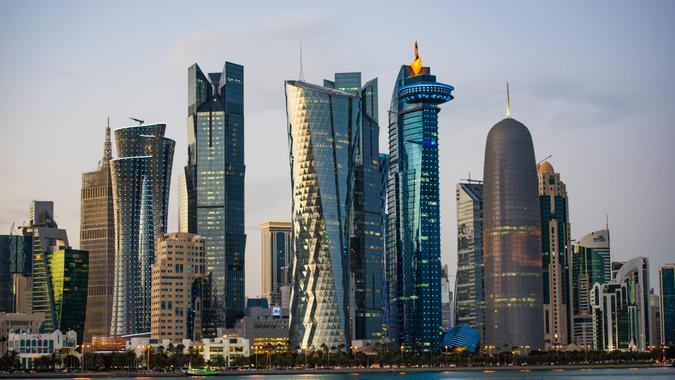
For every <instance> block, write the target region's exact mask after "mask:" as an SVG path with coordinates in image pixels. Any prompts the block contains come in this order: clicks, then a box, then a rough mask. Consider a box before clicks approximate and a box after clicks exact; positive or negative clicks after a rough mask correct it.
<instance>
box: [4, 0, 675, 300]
mask: <svg viewBox="0 0 675 380" xmlns="http://www.w3.org/2000/svg"><path fill="white" fill-rule="evenodd" d="M673 20H675V2H673V1H659V0H655V1H593V2H587V1H566V2H541V1H512V2H505V1H481V2H472V1H467V2H458V1H457V2H456V1H424V2H410V1H400V2H395V1H367V2H366V1H344V0H341V1H332V2H313V1H308V2H294V1H283V2H281V1H279V2H277V1H270V2H261V1H255V0H249V1H245V2H223V1H214V2H184V1H143V2H138V1H108V2H104V1H95V2H94V1H59V2H51V1H15V2H12V1H2V2H0V52H1V53H2V55H1V56H2V59H0V90H1V92H0V99H1V101H0V131H1V133H0V178H2V180H1V181H0V183H1V185H0V233H2V234H6V233H9V231H10V226H11V224H12V223H13V222H16V223H17V225H20V224H21V223H22V222H24V221H26V220H27V213H28V205H29V203H30V201H31V200H33V199H36V200H53V201H54V202H55V218H56V221H57V222H58V223H59V227H61V228H66V229H67V231H68V234H69V238H70V239H69V240H70V242H71V244H72V245H73V246H74V247H78V246H79V239H78V235H79V234H78V231H79V219H80V210H79V207H80V186H81V174H82V172H84V171H89V170H93V169H95V168H96V165H97V162H98V160H99V159H100V158H101V156H102V154H103V139H104V130H105V123H106V118H107V117H110V122H111V126H112V127H113V128H117V127H121V126H126V125H130V124H133V122H131V121H130V120H129V119H128V117H130V116H131V117H137V118H140V119H143V120H145V121H146V122H149V123H150V122H152V123H155V122H164V123H166V124H167V132H166V134H167V137H170V138H172V139H175V140H176V154H175V156H174V162H173V178H172V188H171V203H170V210H169V212H170V216H169V230H176V229H177V214H178V207H177V198H178V192H177V179H178V173H179V170H180V168H182V167H183V166H184V165H185V164H186V162H187V128H186V117H187V68H188V67H189V66H190V65H192V64H193V63H195V62H196V63H198V64H199V65H200V67H201V68H202V69H203V70H204V71H205V72H220V71H221V70H222V67H223V64H224V62H225V61H230V62H235V63H239V64H242V65H244V67H245V160H246V184H245V186H246V195H245V196H246V233H247V235H248V238H247V246H246V294H247V295H248V296H256V295H259V294H260V291H261V279H260V276H259V273H260V272H259V268H260V228H259V223H260V222H262V221H265V220H289V219H290V213H291V184H290V167H289V162H288V139H287V135H286V133H287V130H286V128H287V121H286V111H285V98H284V88H283V81H284V80H288V79H297V78H298V76H299V67H300V59H299V55H300V54H299V44H300V42H299V41H300V40H302V45H303V66H304V76H305V79H306V80H307V81H308V82H312V83H318V84H320V83H322V80H323V78H332V77H333V73H335V72H347V71H360V72H362V73H363V81H364V82H365V81H366V80H368V79H370V78H373V77H377V78H378V81H379V91H380V96H379V103H380V104H379V105H380V109H379V115H380V120H381V124H382V125H381V134H380V147H381V151H382V152H386V151H387V146H388V145H387V140H386V138H387V134H386V120H387V109H388V104H389V101H390V99H391V91H392V89H393V84H394V79H395V77H396V74H397V72H398V70H399V68H400V66H401V65H403V64H409V63H410V62H412V60H413V49H412V46H413V44H414V42H415V41H416V40H417V41H419V46H420V56H421V58H422V60H423V62H424V65H425V66H430V67H431V70H432V73H433V74H435V75H437V78H438V80H439V81H440V82H443V83H448V84H451V85H453V86H454V87H455V91H454V95H455V100H453V101H452V102H450V103H446V104H444V105H443V106H442V111H441V113H440V116H439V149H440V176H441V223H442V224H441V227H442V229H441V234H442V235H441V239H442V261H443V263H444V264H447V265H448V266H449V269H450V273H451V274H454V273H455V270H456V266H457V265H456V264H457V256H456V228H457V226H456V208H455V186H456V183H457V182H458V180H460V179H462V178H467V177H469V176H471V178H473V179H480V178H482V172H483V156H484V150H485V139H486V137H487V133H488V131H489V129H490V128H491V127H492V126H493V125H494V124H495V123H497V122H498V121H499V120H501V119H502V118H503V117H504V112H505V83H506V82H507V81H508V82H509V83H510V87H511V110H512V114H513V117H514V118H515V119H517V120H519V121H521V122H522V123H524V124H525V125H526V126H528V128H529V129H530V132H531V133H532V137H533V140H534V147H535V154H536V157H537V159H542V158H544V157H546V156H548V155H552V158H551V160H550V162H551V163H552V165H553V166H554V168H555V170H556V171H557V172H559V173H560V175H561V179H562V180H563V181H564V182H565V183H566V184H567V191H568V195H569V212H570V222H571V231H572V237H573V238H575V239H579V238H581V237H582V236H583V235H585V234H587V233H590V232H591V231H595V230H598V229H601V228H603V227H604V225H605V216H606V215H607V214H608V215H609V227H610V230H611V239H612V240H611V244H612V255H613V260H627V259H630V258H632V257H636V256H647V257H649V259H650V267H651V277H652V280H651V283H652V286H653V287H656V288H658V282H657V280H656V277H655V276H656V267H657V266H658V265H660V264H663V263H666V262H675V248H674V246H675V245H674V244H673V240H672V238H673V234H674V233H675V227H673V226H674V224H673V222H672V216H673V215H674V214H675V197H673V195H672V192H673V189H675V153H674V152H675V150H673V143H675V69H674V68H675V43H674V41H675V22H673ZM451 282H454V278H453V279H451ZM657 293H658V290H657Z"/></svg>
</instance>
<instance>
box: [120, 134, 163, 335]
mask: <svg viewBox="0 0 675 380" xmlns="http://www.w3.org/2000/svg"><path fill="white" fill-rule="evenodd" d="M165 128H166V126H165V125H164V124H151V125H137V126H131V127H124V128H119V129H116V130H115V143H116V147H117V158H115V159H112V160H110V165H111V177H112V189H113V213H114V219H115V270H114V286H113V302H112V318H111V328H110V333H111V334H112V335H126V334H137V333H143V332H148V331H150V312H151V310H150V279H151V276H152V264H153V263H154V261H155V260H154V242H155V238H156V237H159V236H161V234H163V233H165V232H166V224H167V209H168V205H169V184H170V182H171V164H172V162H173V152H174V146H175V142H174V141H173V140H171V139H168V138H166V137H164V130H165Z"/></svg>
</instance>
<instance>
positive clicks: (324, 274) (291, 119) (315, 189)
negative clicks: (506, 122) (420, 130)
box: [285, 81, 361, 350]
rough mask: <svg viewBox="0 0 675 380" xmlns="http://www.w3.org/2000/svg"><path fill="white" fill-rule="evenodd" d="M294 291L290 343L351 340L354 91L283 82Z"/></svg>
mask: <svg viewBox="0 0 675 380" xmlns="http://www.w3.org/2000/svg"><path fill="white" fill-rule="evenodd" d="M285 88H286V112H287V117H288V142H289V150H290V166H291V188H292V196H293V203H292V223H293V247H294V257H293V289H292V294H291V310H290V337H291V342H290V344H291V347H292V349H309V348H311V347H314V348H319V347H321V346H322V345H323V344H325V345H326V346H328V347H329V348H335V349H340V350H344V349H345V348H347V347H349V343H350V337H351V334H350V331H349V330H350V324H349V320H348V319H349V300H350V295H349V290H350V289H349V268H350V265H349V258H350V256H349V254H350V251H349V245H350V230H351V226H350V225H351V215H350V212H351V199H352V196H353V183H354V160H355V150H356V138H357V136H358V135H359V132H360V131H359V122H360V115H359V113H360V109H361V107H360V102H359V96H358V95H353V94H350V93H346V92H343V91H339V90H334V89H330V88H327V87H321V86H316V85H311V84H307V83H303V82H297V81H287V82H286V83H285Z"/></svg>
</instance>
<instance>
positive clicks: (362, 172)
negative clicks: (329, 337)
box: [324, 72, 384, 340]
mask: <svg viewBox="0 0 675 380" xmlns="http://www.w3.org/2000/svg"><path fill="white" fill-rule="evenodd" d="M324 86H325V87H330V88H335V89H337V90H340V91H344V92H347V93H351V94H354V95H359V96H360V97H361V103H360V104H361V110H360V129H359V130H358V132H356V133H357V136H356V146H355V156H356V157H355V159H354V193H353V199H352V211H351V216H352V227H353V232H352V234H351V242H350V254H349V256H350V260H349V263H350V266H349V271H350V282H351V285H350V287H351V291H350V296H351V297H352V299H351V300H350V303H351V304H352V305H353V306H352V307H351V308H350V311H351V313H352V315H351V316H350V319H351V322H352V324H353V325H352V338H353V339H357V340H361V339H371V340H373V339H379V338H381V337H382V281H383V274H384V273H383V265H384V238H383V235H382V204H381V200H380V196H381V194H380V173H379V171H380V163H379V160H380V157H379V147H380V139H379V136H380V127H379V126H378V124H377V123H378V115H377V94H378V90H377V78H375V79H372V80H370V81H368V82H367V83H366V84H365V85H364V86H363V87H361V73H358V72H356V73H337V74H335V79H334V80H333V81H330V80H324Z"/></svg>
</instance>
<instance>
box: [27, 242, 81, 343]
mask: <svg viewBox="0 0 675 380" xmlns="http://www.w3.org/2000/svg"><path fill="white" fill-rule="evenodd" d="M36 258H38V259H39V260H40V261H41V264H42V273H40V275H37V274H36V275H35V276H34V277H33V310H34V311H35V312H42V313H45V331H56V330H61V331H68V330H73V331H75V332H77V340H78V342H80V343H81V342H82V334H83V333H84V318H85V313H86V310H87V286H88V279H89V254H88V252H87V251H81V250H79V249H72V248H68V247H64V246H54V247H51V248H50V249H49V250H48V251H46V252H45V253H43V254H41V255H39V257H36ZM47 323H49V325H47Z"/></svg>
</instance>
